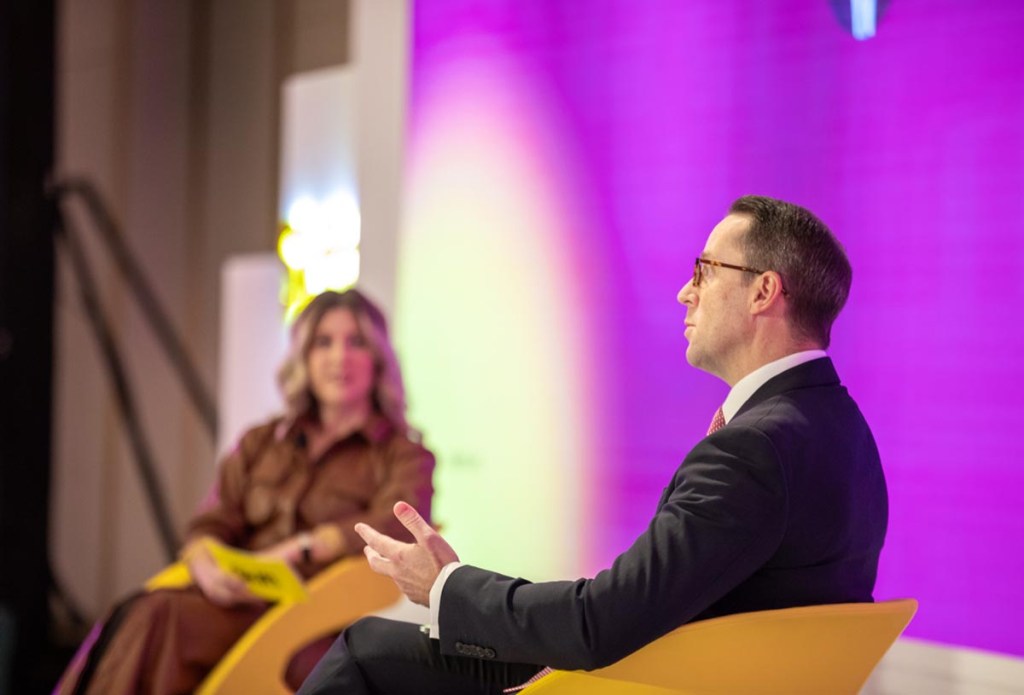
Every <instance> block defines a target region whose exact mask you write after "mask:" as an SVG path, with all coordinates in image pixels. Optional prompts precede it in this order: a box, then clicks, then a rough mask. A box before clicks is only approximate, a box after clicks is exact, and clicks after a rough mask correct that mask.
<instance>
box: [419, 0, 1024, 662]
mask: <svg viewBox="0 0 1024 695" xmlns="http://www.w3.org/2000/svg"><path fill="white" fill-rule="evenodd" d="M839 4H841V3H839ZM415 7H416V9H415V23H414V51H415V53H414V64H413V71H412V74H413V81H412V95H411V99H412V101H411V120H410V124H411V125H410V144H411V147H412V148H413V149H416V150H423V149H424V148H428V147H430V143H425V142H423V139H424V138H426V137H428V134H426V133H425V132H423V130H422V129H421V127H420V126H421V125H422V117H423V114H424V112H425V110H426V109H427V108H428V103H429V109H430V111H431V118H434V119H436V118H438V109H440V110H441V113H442V114H443V113H444V108H445V106H444V104H445V103H451V104H452V107H451V108H452V109H453V110H454V109H467V108H468V109H471V108H472V106H471V105H472V103H473V100H472V98H467V96H468V97H472V95H471V94H470V95H467V94H465V93H463V94H461V95H458V96H459V97H460V98H457V99H451V101H450V102H446V101H445V100H446V98H447V97H448V94H447V93H446V91H445V90H446V89H452V90H457V89H459V87H458V86H457V85H455V82H454V81H452V80H450V79H449V77H450V76H451V75H452V74H453V73H456V72H458V71H460V70H465V69H467V68H474V69H475V68H479V70H478V74H480V75H484V76H487V75H489V76H490V78H484V79H482V80H481V81H478V82H475V83H474V82H472V81H469V82H463V84H473V85H475V86H473V87H472V88H473V89H477V90H481V92H480V96H481V98H483V97H484V95H483V92H484V91H488V92H491V93H492V95H491V97H493V95H495V94H497V95H503V98H505V99H506V103H508V104H509V105H510V110H513V111H514V110H517V109H522V110H523V112H524V113H525V112H528V113H529V117H530V118H531V119H532V124H531V128H530V129H524V128H518V129H511V130H510V131H509V132H507V133H505V134H503V133H502V132H501V127H500V125H499V126H496V130H497V132H496V133H495V134H494V135H493V137H495V138H498V139H501V138H508V139H511V146H512V147H513V148H515V147H517V146H519V144H520V143H519V142H518V141H516V138H526V137H534V138H539V139H542V140H543V143H542V147H543V150H544V152H545V153H546V155H545V159H544V161H545V162H546V163H547V166H546V168H545V171H544V175H543V177H542V178H541V179H540V180H534V181H531V182H529V185H531V186H534V187H540V188H550V189H551V190H556V191H558V192H559V193H558V195H559V196H561V197H563V198H571V200H567V201H566V203H567V205H566V209H572V210H575V211H576V212H575V213H574V214H573V215H572V216H569V217H567V218H566V219H565V220H564V224H563V225H562V226H561V227H559V228H558V232H557V233H558V234H560V235H561V238H560V239H559V240H558V242H559V245H560V246H561V247H563V248H568V249H570V250H574V254H575V261H572V262H567V264H566V266H565V267H566V271H565V272H566V273H567V274H569V275H570V276H569V277H566V278H565V280H566V283H567V286H571V287H572V288H573V292H574V293H575V294H574V298H573V299H572V300H571V301H572V302H573V304H572V306H573V308H574V310H575V311H577V312H580V314H581V315H583V314H585V315H588V316H589V317H590V319H589V322H588V325H589V326H590V327H591V328H590V329H589V330H591V333H590V334H589V336H588V337H589V340H590V341H591V343H592V344H593V345H594V349H595V351H599V353H600V355H601V360H600V362H601V363H600V364H599V365H598V367H596V368H594V369H592V370H591V371H590V372H589V373H588V376H587V378H588V379H589V380H591V381H592V382H593V383H592V384H591V388H590V393H591V394H592V396H593V397H594V398H595V399H596V401H597V402H598V405H597V406H596V407H597V408H598V409H599V410H600V411H601V412H602V416H601V425H600V427H599V428H595V431H593V432H592V433H591V436H592V438H593V441H594V446H595V448H596V449H598V450H600V452H601V453H600V454H599V455H595V456H594V457H593V460H591V461H589V462H587V465H588V467H590V468H591V470H592V474H593V475H592V478H591V479H590V480H588V482H587V483H586V484H587V485H588V486H589V487H588V488H587V489H586V500H587V501H586V502H585V507H586V509H585V513H587V514H588V515H589V518H590V521H588V527H589V528H590V529H591V532H590V533H589V534H588V537H587V539H585V541H584V542H586V543H590V544H591V546H590V551H591V552H590V558H591V561H592V563H593V565H594V566H597V565H599V564H601V563H604V562H607V561H608V560H609V559H610V558H611V557H613V556H614V555H615V554H616V553H618V552H619V551H621V550H622V549H624V548H625V547H626V546H627V545H628V543H629V542H630V541H631V540H632V538H633V537H635V535H636V534H637V533H639V532H640V531H641V530H642V529H643V527H644V525H645V523H646V522H647V520H649V518H650V514H651V512H652V511H653V508H654V506H655V503H656V501H657V499H658V496H659V493H660V491H661V489H662V487H663V486H664V484H665V483H666V481H667V480H668V477H669V476H670V474H671V472H672V470H673V469H674V467H675V466H676V465H677V464H678V461H679V460H681V457H682V455H683V454H684V453H685V452H686V451H687V449H688V448H689V447H690V446H691V445H692V444H693V443H694V442H695V441H696V440H697V439H698V438H699V437H700V436H701V435H702V433H703V430H704V428H705V427H706V425H707V421H708V420H709V418H710V414H711V413H712V412H713V411H714V410H715V408H716V407H717V406H718V405H719V403H720V402H721V400H722V398H723V397H724V394H725V392H726V389H725V387H724V385H722V384H721V383H719V382H717V381H716V380H714V379H713V378H711V377H708V376H707V375H704V374H702V373H699V372H696V371H695V370H693V369H691V368H690V367H688V366H687V365H686V364H685V359H684V355H683V353H684V350H685V340H684V338H683V331H682V328H683V326H682V321H683V315H684V311H683V309H682V308H681V307H679V306H678V305H677V304H676V303H675V295H676V292H677V290H678V289H679V287H680V286H681V285H682V284H683V283H684V282H685V281H686V279H687V277H688V274H689V273H690V269H691V266H692V259H693V258H694V256H695V255H696V254H697V252H699V251H700V249H701V247H702V244H703V242H704V239H705V238H706V235H707V232H708V231H709V230H710V228H711V227H712V226H713V225H714V223H715V222H717V220H718V219H720V218H721V216H722V215H723V214H724V213H725V210H726V208H727V206H728V204H729V203H730V201H731V200H732V199H734V198H735V197H737V196H739V195H741V194H745V193H761V194H765V195H771V196H777V197H781V198H785V199H787V200H792V201H794V202H798V203H801V204H804V205H806V206H808V207H809V208H811V209H812V210H814V211H815V212H817V213H818V214H819V215H820V216H821V217H822V218H823V219H824V220H825V221H826V222H827V223H828V224H829V225H830V226H831V227H832V228H833V229H834V231H835V232H836V234H837V235H838V236H839V237H840V239H841V240H842V241H843V242H844V244H845V246H846V248H847V250H848V252H849V255H850V257H851V260H852V262H853V266H854V285H853V291H852V294H851V297H850V301H849V304H848V305H847V309H846V311H845V313H844V314H843V315H842V316H841V317H840V319H839V321H838V323H837V325H836V328H835V330H834V334H833V347H832V349H831V351H830V352H831V354H832V356H833V358H834V360H835V362H836V364H837V367H838V369H839V372H840V374H841V376H842V377H843V379H844V381H845V383H846V384H847V386H848V387H849V389H850V391H851V392H852V393H853V395H854V397H855V398H856V399H857V400H858V402H859V403H860V405H861V408H862V409H863V411H864V412H865V414H866V415H867V417H868V419H869V421H870V422H871V423H872V426H873V427H874V431H875V434H876V437H877V439H878V444H879V447H880V449H881V452H882V457H883V462H884V464H885V467H886V471H887V475H888V480H889V485H890V495H891V509H892V511H891V520H890V530H889V536H888V542H887V544H886V548H885V551H884V554H883V558H882V566H881V570H880V576H879V580H878V586H877V590H876V597H877V598H879V599H885V598H893V597H900V596H913V597H916V598H918V599H919V600H920V602H921V611H920V613H919V614H918V616H917V618H916V619H915V620H914V622H913V624H912V625H911V627H910V629H909V630H908V634H909V635H911V636H914V637H919V638H923V639H929V640H936V641H940V642H946V643H954V644H960V645H967V646H971V647H976V648H982V649H991V650H997V651H1002V652H1007V653H1010V654H1016V655H1022V656H1024V630H1021V629H1020V619H1021V617H1022V616H1024V598H1022V593H1024V592H1022V591H1021V582H1022V579H1021V578H1022V577H1024V514H1022V504H1021V499H1022V490H1024V469H1022V465H1024V464H1022V461H1021V458H1022V453H1024V447H1022V444H1021V442H1022V437H1021V433H1019V432H1017V431H1016V428H1017V427H1024V424H1022V419H1024V418H1022V415H1024V408H1022V406H1021V399H1020V395H1019V392H1018V389H1021V388H1022V387H1024V358H1022V347H1024V327H1022V326H1024V322H1022V321H1021V319H1020V318H1019V316H1018V315H1017V314H1018V312H1019V311H1021V310H1022V308H1024V274H1022V270H1024V39H1022V38H1021V37H1022V36H1024V2H1020V0H987V1H986V2H977V3H975V2H963V0H892V2H891V3H890V4H889V7H888V10H887V11H886V13H885V14H884V16H883V17H882V18H881V20H880V22H879V26H878V32H877V36H875V37H874V38H872V39H870V40H866V41H857V40H854V39H853V38H852V37H851V36H850V34H849V33H848V32H846V31H845V30H844V29H843V28H842V27H841V26H840V24H839V22H838V21H837V19H836V17H835V14H834V13H833V10H832V8H831V6H830V3H829V2H828V1H827V0H756V1H755V0H746V1H737V0H714V1H713V2H712V1H710V0H709V1H707V2H678V1H677V0H650V1H647V2H636V1H635V0H486V1H485V0H417V2H416V4H415ZM503 74H505V75H509V76H513V75H514V79H512V78H511V77H510V79H507V80H505V79H501V75H503ZM495 76H497V77H495ZM453 85H454V86H453ZM509 90H518V91H517V92H516V94H514V95H509V94H508V92H509ZM490 103H492V104H493V103H496V102H495V101H494V98H490ZM439 104H440V106H439ZM456 105H457V106H456ZM513 115H514V114H513ZM450 116H451V117H452V118H453V119H459V118H466V117H468V115H467V114H466V113H451V114H450ZM527 132H528V133H532V135H530V134H527V135H524V133H527ZM495 142H496V144H497V142H498V141H497V140H495ZM521 145H522V147H523V148H530V147H538V144H537V143H535V142H534V143H528V142H522V143H521ZM509 147H510V142H507V141H506V142H502V143H501V148H500V149H501V151H503V152H507V151H509ZM478 154H479V153H478ZM433 161H434V162H438V161H440V162H443V161H444V157H443V155H442V156H440V158H438V157H437V156H436V153H435V159H434V160H433ZM428 173H429V172H428ZM437 173H438V174H439V175H441V174H443V172H442V171H440V170H439V171H438V172H437ZM420 175H421V176H422V175H424V174H423V172H420ZM488 185H489V183H488V181H486V180H485V181H479V182H478V187H479V188H478V189H468V190H466V191H464V195H465V197H466V200H467V203H468V202H470V201H471V199H475V198H478V197H480V196H479V194H480V192H481V191H485V190H486V189H487V187H488ZM411 194H412V195H415V194H416V191H412V192H411ZM474 204H476V203H474ZM446 214H449V215H454V216H457V215H458V206H454V207H452V208H451V209H450V210H449V211H448V212H447V213H446ZM584 220H585V222H583V221H584ZM482 232H483V230H482ZM529 232H530V230H523V233H524V234H528V233H529ZM451 252H452V253H457V250H456V249H453V250H452V251H451ZM551 291H552V292H556V291H560V290H559V289H558V288H557V287H555V288H552V289H551ZM451 338H452V339H453V340H457V336H452V337H451ZM557 339H558V336H545V337H544V340H547V341H552V340H557ZM591 410H593V407H592V408H591Z"/></svg>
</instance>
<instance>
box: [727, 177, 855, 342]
mask: <svg viewBox="0 0 1024 695" xmlns="http://www.w3.org/2000/svg"><path fill="white" fill-rule="evenodd" d="M729 213H730V214H737V215H745V216H747V217H748V218H750V228H749V229H748V230H747V233H746V235H745V236H744V237H743V242H742V244H743V250H744V253H745V254H746V263H747V265H750V266H753V267H755V268H763V269H765V270H774V271H775V272H777V273H779V274H780V275H781V276H782V283H783V286H784V287H785V288H786V292H787V293H788V296H789V306H790V320H791V322H792V324H793V326H794V328H796V330H797V331H799V332H800V334H801V335H803V336H804V337H806V338H810V339H811V340H814V341H815V342H818V343H820V344H821V346H822V347H828V344H829V340H830V337H831V331H832V322H833V321H835V320H836V317H837V316H838V315H839V312H840V311H841V310H842V308H843V305H844V304H846V298H847V296H848V295H849V294H850V282H851V280H852V277H853V270H852V269H851V268H850V261H849V260H848V259H847V257H846V252H845V251H843V247H842V245H841V244H840V243H839V241H838V240H837V239H836V238H835V236H834V235H833V234H832V232H831V231H829V228H828V227H826V226H825V223H824V222H822V221H821V220H819V219H818V218H817V217H816V216H815V215H814V214H813V213H812V212H811V211H810V210H807V209H805V208H802V207H800V206H799V205H794V204H792V203H787V202H785V201H782V200H776V199H774V198H767V197H764V196H757V195H747V196H743V197H742V198H738V199H737V200H736V201H735V202H733V204H732V206H731V207H730V208H729Z"/></svg>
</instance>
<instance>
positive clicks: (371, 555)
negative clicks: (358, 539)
mask: <svg viewBox="0 0 1024 695" xmlns="http://www.w3.org/2000/svg"><path fill="white" fill-rule="evenodd" d="M363 555H365V556H366V560H367V561H368V562H369V563H370V569H372V570H373V571H374V572H376V573H377V574H383V575H385V576H388V577H392V573H393V568H392V565H391V563H390V562H388V559H387V558H386V557H384V556H383V555H381V554H380V553H378V552H377V551H376V550H374V549H373V548H371V547H370V546H368V545H367V546H364V547H363Z"/></svg>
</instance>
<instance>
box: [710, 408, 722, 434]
mask: <svg viewBox="0 0 1024 695" xmlns="http://www.w3.org/2000/svg"><path fill="white" fill-rule="evenodd" d="M723 427H725V413H723V412H722V409H721V408H719V409H718V410H716V411H715V417H713V418H712V419H711V425H710V426H708V434H714V433H715V432H717V431H718V430H720V429H722V428H723Z"/></svg>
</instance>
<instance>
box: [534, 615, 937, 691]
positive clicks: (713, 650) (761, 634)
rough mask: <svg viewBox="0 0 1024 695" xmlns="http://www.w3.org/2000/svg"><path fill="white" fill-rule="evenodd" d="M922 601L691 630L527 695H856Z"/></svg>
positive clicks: (547, 681) (724, 620) (745, 618)
mask: <svg viewBox="0 0 1024 695" xmlns="http://www.w3.org/2000/svg"><path fill="white" fill-rule="evenodd" d="M915 612H917V601H915V600H914V599H900V600H895V601H884V602H881V603H843V604H834V605H825V606H805V607H801V608H784V609H780V610H770V611H757V612H753V613H740V614H737V615H728V616H724V617H721V618H713V619H711V620H702V621H699V622H695V623H689V624H687V625H684V626H682V627H680V628H678V629H676V630H673V631H672V632H670V633H668V634H667V635H665V636H663V637H661V638H659V639H656V640H655V641H654V642H651V643H650V644H648V645H647V646H645V647H642V648H641V649H639V650H637V651H636V652H634V653H632V654H630V655H629V656H627V657H625V658H623V659H622V660H620V661H618V662H616V663H614V664H612V665H611V666H608V667H605V668H601V669H596V670H594V671H554V672H552V673H550V674H549V675H547V676H545V677H544V678H541V679H540V680H538V681H537V682H536V683H534V684H532V685H530V686H529V687H527V688H525V689H523V690H522V691H521V695H584V694H586V695H683V694H685V695H736V694H742V695H760V694H764V695H768V694H772V695H797V694H799V693H807V694H808V695H811V694H813V695H821V694H823V693H825V694H828V695H841V694H842V693H849V694H850V695H855V694H856V693H857V692H858V691H859V690H860V689H861V687H863V685H864V682H865V681H866V680H867V679H868V676H869V675H871V671H872V670H873V669H874V668H875V666H876V665H877V664H878V662H879V661H880V660H881V659H882V657H883V656H884V655H885V653H886V651H888V649H889V647H890V646H892V643H893V642H895V641H896V638H897V637H899V636H900V634H901V633H902V632H903V630H904V628H905V627H906V626H907V624H908V623H909V622H910V619H911V618H913V617H914V613H915Z"/></svg>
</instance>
